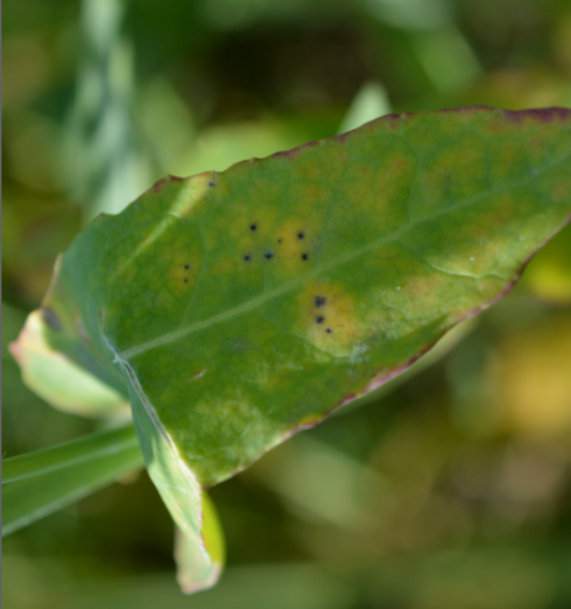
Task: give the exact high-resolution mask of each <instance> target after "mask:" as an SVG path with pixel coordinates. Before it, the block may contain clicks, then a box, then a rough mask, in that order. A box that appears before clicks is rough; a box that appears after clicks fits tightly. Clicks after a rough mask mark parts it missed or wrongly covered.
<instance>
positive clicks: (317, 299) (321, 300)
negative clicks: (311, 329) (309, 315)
mask: <svg viewBox="0 0 571 609" xmlns="http://www.w3.org/2000/svg"><path fill="white" fill-rule="evenodd" d="M314 302H315V306H316V307H322V306H323V305H324V304H325V303H326V302H327V298H325V296H316V297H315V300H314Z"/></svg>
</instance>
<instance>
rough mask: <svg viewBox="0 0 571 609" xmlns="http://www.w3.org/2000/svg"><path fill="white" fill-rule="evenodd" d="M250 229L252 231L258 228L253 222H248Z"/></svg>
mask: <svg viewBox="0 0 571 609" xmlns="http://www.w3.org/2000/svg"><path fill="white" fill-rule="evenodd" d="M250 230H251V231H252V232H254V231H256V230H258V225H257V224H256V223H255V222H252V224H250Z"/></svg>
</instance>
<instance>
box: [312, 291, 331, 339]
mask: <svg viewBox="0 0 571 609" xmlns="http://www.w3.org/2000/svg"><path fill="white" fill-rule="evenodd" d="M326 304H327V298H326V297H325V296H321V295H320V294H317V295H316V296H314V298H313V305H314V306H315V308H317V309H320V308H322V307H324V306H325V305H326ZM315 323H316V324H319V325H322V324H324V323H325V315H323V314H317V315H316V316H315ZM325 332H326V333H327V334H333V329H332V328H331V327H327V328H325Z"/></svg>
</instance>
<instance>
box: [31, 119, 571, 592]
mask: <svg viewBox="0 0 571 609" xmlns="http://www.w3.org/2000/svg"><path fill="white" fill-rule="evenodd" d="M569 114H570V113H569V111H567V110H562V109H551V110H536V111H524V112H519V113H518V112H506V111H502V110H485V109H470V110H463V111H457V112H439V113H429V114H424V115H400V116H396V115H395V116H389V117H386V118H384V119H381V120H379V121H375V122H372V123H370V124H368V125H366V126H364V127H362V128H360V129H358V130H355V131H353V132H351V133H350V134H347V135H342V136H339V137H336V138H332V139H328V140H323V141H321V142H317V143H314V144H312V145H306V146H303V147H301V148H298V149H294V150H291V151H289V152H285V153H280V154H278V155H275V156H274V157H271V158H269V159H265V160H262V161H247V162H243V163H240V164H238V165H236V166H234V167H232V168H231V169H229V170H228V171H226V172H224V173H220V174H218V173H216V172H208V173H203V174H200V175H196V176H194V177H191V178H188V179H184V180H180V179H170V180H166V181H162V182H160V183H158V184H157V185H155V187H154V188H153V189H152V190H151V191H149V192H148V193H147V194H146V195H144V196H143V197H142V198H141V199H140V200H139V201H137V202H136V203H135V204H134V205H131V206H130V207H128V208H127V209H126V210H125V211H124V212H123V213H121V214H120V215H118V216H112V217H109V216H102V217H100V218H98V219H97V220H96V221H95V222H93V223H92V224H91V226H90V227H89V228H88V229H87V230H86V231H85V232H84V233H83V234H82V235H81V236H80V237H79V238H78V239H77V240H76V241H75V242H74V244H73V245H72V247H71V248H70V249H69V250H68V252H67V254H66V255H65V256H64V258H63V261H62V264H61V266H60V268H59V270H58V273H57V276H56V278H55V281H54V285H53V289H52V292H51V293H50V295H49V296H48V298H47V300H46V303H45V306H44V311H45V312H44V316H43V318H44V319H46V318H47V319H49V320H50V322H51V323H50V324H49V325H48V324H45V326H46V327H45V328H44V332H45V336H46V337H47V340H48V342H49V343H50V344H51V345H52V346H53V347H54V349H62V350H64V351H65V352H66V353H67V354H68V356H69V357H71V358H72V359H74V360H75V361H77V358H78V357H82V358H83V359H85V360H88V361H89V362H91V364H92V366H91V368H90V369H91V370H95V371H96V372H95V373H96V374H99V375H103V374H104V375H106V376H107V377H108V378H113V380H114V381H118V380H119V379H120V378H121V379H122V381H123V382H124V383H125V385H126V386H127V387H128V389H129V395H130V401H131V403H132V406H133V411H134V416H135V423H136V426H137V429H138V432H139V437H140V440H141V443H142V446H143V451H144V454H145V460H146V462H147V465H148V467H149V472H150V474H151V477H152V478H153V480H154V482H155V484H156V485H157V487H158V489H159V492H160V493H161V495H162V496H163V499H164V500H165V502H166V503H167V505H168V506H169V509H170V510H171V512H172V513H173V516H174V518H175V520H176V522H177V524H178V525H179V526H180V527H181V528H183V530H184V532H185V534H188V535H189V537H191V538H192V537H193V536H194V538H195V540H196V541H197V543H198V544H200V543H202V533H201V530H200V526H201V519H202V514H201V504H202V501H201V484H213V483H215V482H218V481H220V480H223V479H224V478H227V477H228V476H231V475H232V474H234V473H235V472H237V471H239V470H240V469H242V468H244V467H246V466H247V465H249V464H250V463H252V462H253V461H254V460H256V459H257V458H258V457H259V456H260V455H261V454H263V453H264V452H265V451H267V450H269V449H270V448H271V447H272V446H275V445H276V444H278V443H279V442H282V441H283V440H285V439H287V438H288V437H289V436H291V435H292V434H293V433H295V432H297V431H299V430H301V429H304V428H307V427H309V426H312V425H315V424H317V423H318V422H319V421H321V420H322V419H323V418H324V417H325V416H326V415H328V414H329V413H331V412H332V411H333V410H335V409H336V408H339V407H341V406H342V405H344V404H347V403H349V402H351V401H353V400H355V399H357V398H358V397H361V396H363V395H366V394H367V393H369V392H371V391H373V390H374V389H376V388H378V387H379V386H381V385H383V384H384V383H386V382H388V381H389V380H390V379H392V378H394V377H396V376H397V375H399V374H401V373H402V372H404V371H405V370H406V369H407V368H408V367H409V366H410V365H411V364H412V363H413V362H414V361H415V360H416V359H417V358H418V357H420V355H422V354H423V353H424V352H426V351H427V350H428V349H429V348H430V347H431V346H432V345H433V344H434V343H435V342H436V341H437V340H438V339H439V338H440V337H441V336H442V335H443V334H444V333H445V332H446V331H447V330H448V329H450V328H451V327H453V326H454V325H455V324H457V323H459V322H460V321H462V320H464V319H466V318H469V317H472V316H474V315H476V314H477V313H479V312H481V311H482V310H484V309H485V308H486V307H487V306H489V305H490V304H492V303H493V302H495V301H496V300H498V299H499V298H501V296H503V295H504V294H505V293H506V292H507V291H508V290H509V288H510V287H511V286H512V285H513V283H514V282H515V281H516V279H517V278H518V277H519V274H520V273H521V270H522V268H523V266H524V265H525V263H526V262H527V260H529V258H530V257H531V256H532V255H533V253H534V252H535V251H536V250H537V249H538V248H539V247H541V245H542V244H543V243H544V242H545V241H546V240H547V239H549V238H550V237H551V236H552V235H553V234H554V233H556V232H557V230H558V229H560V228H561V227H562V226H563V225H564V224H565V223H566V222H567V221H568V219H569V216H570V214H571V196H570V192H571V172H570V171H569V169H570V162H571V161H570V157H571V129H570V126H569ZM46 312H47V313H46ZM71 348H72V349H71ZM206 554H207V553H206V552H205V561H206V563H207V564H208V558H207V556H206ZM212 562H213V561H212ZM210 566H212V564H211V565H210ZM205 581H206V580H205Z"/></svg>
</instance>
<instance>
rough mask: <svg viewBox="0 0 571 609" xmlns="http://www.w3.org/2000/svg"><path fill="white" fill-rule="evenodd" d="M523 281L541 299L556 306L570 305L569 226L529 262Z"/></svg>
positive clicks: (570, 230) (570, 240)
mask: <svg viewBox="0 0 571 609" xmlns="http://www.w3.org/2000/svg"><path fill="white" fill-rule="evenodd" d="M525 280H526V281H525V283H526V285H527V287H528V288H530V289H531V290H532V291H533V292H534V293H535V294H537V295H538V296H540V297H541V298H543V299H545V300H548V301H550V302H553V303H557V304H569V303H571V226H568V227H567V228H565V229H564V230H562V231H561V232H560V233H559V234H558V235H557V236H556V237H555V238H554V239H553V240H552V241H551V242H550V243H548V244H547V246H546V247H545V248H543V250H542V251H541V253H540V255H539V256H537V258H535V259H534V260H533V261H532V262H531V264H530V265H529V268H528V270H527V272H526V274H525Z"/></svg>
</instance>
